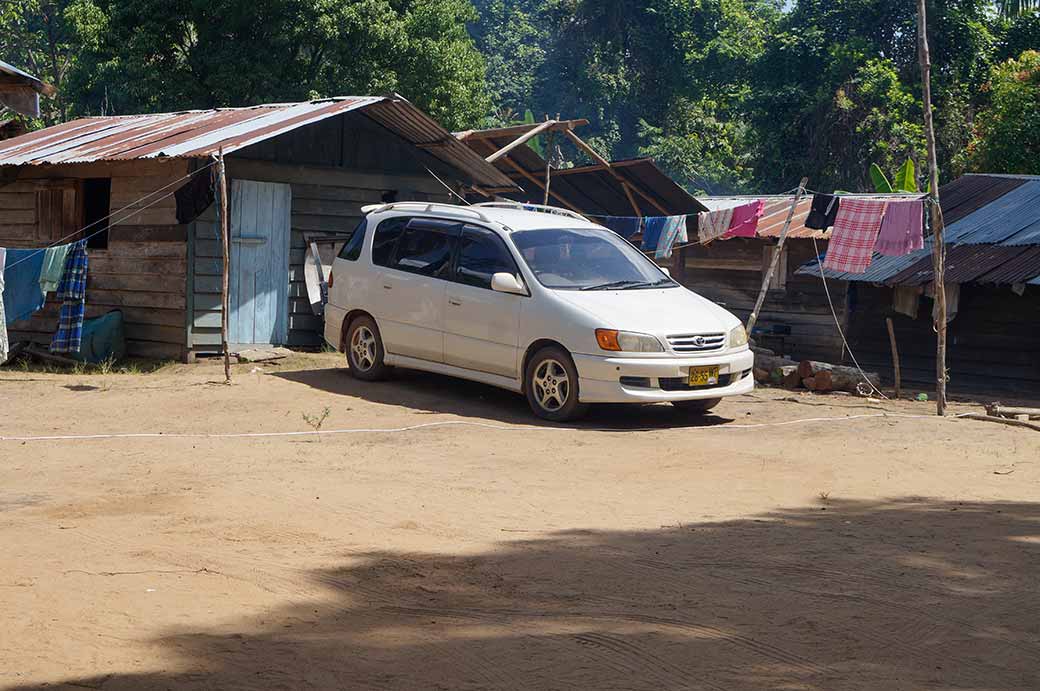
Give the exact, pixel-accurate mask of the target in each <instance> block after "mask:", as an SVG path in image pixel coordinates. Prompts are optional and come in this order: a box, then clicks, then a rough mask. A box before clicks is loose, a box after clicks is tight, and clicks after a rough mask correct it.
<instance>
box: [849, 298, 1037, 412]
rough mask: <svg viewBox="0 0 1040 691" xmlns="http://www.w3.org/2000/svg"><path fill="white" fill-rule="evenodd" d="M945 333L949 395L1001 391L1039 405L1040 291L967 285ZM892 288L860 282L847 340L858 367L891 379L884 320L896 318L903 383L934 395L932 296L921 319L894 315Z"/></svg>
mask: <svg viewBox="0 0 1040 691" xmlns="http://www.w3.org/2000/svg"><path fill="white" fill-rule="evenodd" d="M960 291H961V292H960V302H959V305H958V311H957V315H956V316H955V317H954V319H953V320H952V321H951V322H950V323H949V327H948V332H947V368H948V370H949V372H950V382H949V391H950V392H951V393H989V392H993V393H997V394H1007V395H1010V396H1012V397H1015V398H1027V399H1032V400H1037V399H1040V329H1038V328H1037V327H1036V325H1037V324H1040V287H1038V286H1026V289H1025V293H1023V294H1022V295H1016V294H1015V293H1014V292H1012V291H1011V288H1010V286H981V285H972V284H966V285H962V286H961V288H960ZM892 293H893V290H892V288H886V287H876V286H872V285H867V284H855V285H854V287H853V288H852V293H851V294H850V297H849V305H850V312H849V342H850V344H851V345H852V350H853V352H854V353H855V354H856V358H857V359H858V360H859V362H860V364H861V365H862V366H863V367H864V368H867V369H871V370H874V371H877V372H880V373H881V374H882V376H883V377H884V378H885V379H886V380H887V381H888V382H891V381H892V379H893V370H892V351H891V348H890V346H889V342H888V330H887V328H886V326H885V317H891V318H892V324H893V326H894V327H895V333H896V343H897V345H898V348H899V358H900V366H901V374H902V378H903V382H904V385H909V386H910V387H914V386H918V387H920V388H921V389H922V390H925V391H934V390H935V331H934V330H933V328H932V305H933V302H932V300H931V298H928V297H922V298H921V301H920V304H919V310H918V314H917V318H916V319H912V318H910V317H908V316H906V315H903V314H899V313H897V312H895V311H894V310H893V309H892Z"/></svg>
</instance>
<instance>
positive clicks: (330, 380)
mask: <svg viewBox="0 0 1040 691" xmlns="http://www.w3.org/2000/svg"><path fill="white" fill-rule="evenodd" d="M271 376H274V377H278V378H280V379H284V380H286V381H291V382H296V383H298V384H306V385H307V386H311V387H313V388H315V389H319V390H321V391H325V392H328V393H333V394H337V395H342V396H353V397H357V398H361V399H363V400H366V401H369V402H372V403H381V404H385V405H397V406H404V407H407V408H413V409H416V410H422V411H427V412H430V413H447V414H451V415H461V416H465V417H476V418H483V419H486V420H492V421H496V422H503V423H510V424H520V425H533V424H541V425H547V426H551V425H553V423H550V422H546V421H544V420H540V419H538V418H537V417H535V415H534V413H532V412H531V409H530V408H528V406H527V399H526V398H524V397H523V396H522V395H520V394H518V393H513V392H512V391H506V390H505V389H500V388H498V387H495V386H489V385H487V384H479V383H477V382H471V381H466V380H464V379H456V378H454V377H448V376H444V375H440V374H430V373H426V372H418V371H416V370H405V369H395V370H394V371H393V374H392V376H391V377H390V378H389V379H388V380H386V381H381V382H363V381H358V380H357V379H354V378H353V377H351V376H350V374H349V373H348V372H347V370H346V369H345V368H336V367H329V368H325V369H309V370H298V371H291V372H276V373H272V374H271ZM726 422H732V420H730V419H729V418H726V417H723V416H719V415H717V414H714V413H709V414H707V415H702V414H691V413H688V412H684V411H681V410H679V409H678V408H675V407H674V406H671V405H668V404H658V405H624V404H619V405H594V406H592V407H591V408H590V410H589V414H588V415H587V416H586V417H585V418H583V419H582V420H580V421H578V422H572V423H567V424H566V426H567V427H581V428H583V429H590V430H591V429H604V430H609V431H614V430H621V431H623V430H633V429H667V428H679V427H710V426H714V425H719V424H724V423H726Z"/></svg>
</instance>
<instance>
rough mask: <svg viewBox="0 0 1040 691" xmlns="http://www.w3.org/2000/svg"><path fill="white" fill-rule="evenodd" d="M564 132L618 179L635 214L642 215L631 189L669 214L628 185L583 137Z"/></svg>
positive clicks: (652, 200)
mask: <svg viewBox="0 0 1040 691" xmlns="http://www.w3.org/2000/svg"><path fill="white" fill-rule="evenodd" d="M564 134H566V135H567V136H568V137H570V139H571V141H572V142H574V143H575V144H576V145H577V146H578V148H579V149H581V150H582V151H584V152H585V153H587V154H588V155H589V156H591V157H592V159H593V160H594V161H596V163H598V164H599V166H600V168H604V169H606V170H607V171H608V172H609V173H610V174H611V175H613V176H614V179H615V180H617V181H618V183H619V184H620V185H621V188H622V189H623V190H624V191H625V196H627V197H628V202H629V203H630V204H631V205H632V208H634V209H635V210H636V216H642V215H643V214H642V213H641V212H640V209H639V206H638V205H637V204H636V202H635V200H634V199H633V198H632V192H633V191H635V192H636V194H638V195H639V196H640V197H642V198H643V199H645V200H646V201H648V202H650V204H651V205H652V206H653V207H654V208H655V209H657V210H658V211H660V212H661V213H662V214H663V215H665V216H668V215H670V214H669V213H668V210H667V209H665V208H664V207H663V206H661V205H660V204H658V203H657V201H656V200H654V199H651V198H650V196H649V195H648V194H646V193H645V192H643V191H642V190H641V189H639V188H638V187H633V186H632V185H630V184H629V183H628V181H627V180H625V178H623V177H622V176H621V173H619V172H617V171H616V170H614V166H613V164H611V162H610V161H608V160H607V159H605V158H603V157H602V156H600V155H599V153H597V152H596V150H595V149H593V148H592V147H591V146H589V144H588V143H587V142H586V141H585V140H584V139H582V138H581V137H579V136H578V135H576V134H574V133H573V132H571V131H570V130H565V131H564Z"/></svg>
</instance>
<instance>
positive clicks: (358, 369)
mask: <svg viewBox="0 0 1040 691" xmlns="http://www.w3.org/2000/svg"><path fill="white" fill-rule="evenodd" d="M345 348H346V353H347V364H348V365H349V366H350V375H351V376H352V377H354V378H355V379H360V380H361V381H378V380H380V379H383V378H384V377H386V374H387V371H388V370H389V368H388V367H387V366H386V365H385V364H384V363H383V354H384V351H383V338H382V337H381V336H380V335H379V327H378V326H376V322H375V320H374V319H372V318H371V317H357V318H355V319H354V321H352V322H350V326H349V327H348V328H347V342H346V346H345Z"/></svg>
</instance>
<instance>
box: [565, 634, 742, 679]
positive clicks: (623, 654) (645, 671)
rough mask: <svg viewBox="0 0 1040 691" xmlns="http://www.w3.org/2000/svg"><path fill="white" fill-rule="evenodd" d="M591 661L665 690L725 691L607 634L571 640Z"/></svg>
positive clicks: (644, 648)
mask: <svg viewBox="0 0 1040 691" xmlns="http://www.w3.org/2000/svg"><path fill="white" fill-rule="evenodd" d="M571 638H573V639H574V640H576V641H577V642H578V643H579V644H580V645H582V646H583V647H585V648H586V649H587V652H589V653H590V654H591V655H592V656H593V657H596V658H597V659H600V660H604V661H609V662H610V663H611V664H612V666H616V667H620V668H621V670H622V671H623V672H624V673H625V674H629V675H635V677H636V678H645V677H650V678H652V679H654V680H655V681H657V682H658V683H660V684H661V685H662V688H665V689H700V688H708V689H714V690H715V691H725V687H722V686H718V685H717V684H713V683H711V682H708V681H705V680H701V679H696V678H694V677H692V676H691V675H690V674H689V673H688V672H687V671H686V670H685V669H683V668H682V667H680V666H678V665H676V664H673V663H671V662H668V661H667V660H665V659H663V658H661V657H660V656H658V655H656V654H654V653H653V651H652V650H651V649H650V647H649V646H646V645H643V644H641V643H638V642H636V641H632V640H628V639H624V638H619V637H618V636H614V635H611V634H609V633H596V632H585V633H578V634H573V635H572V636H571Z"/></svg>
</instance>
